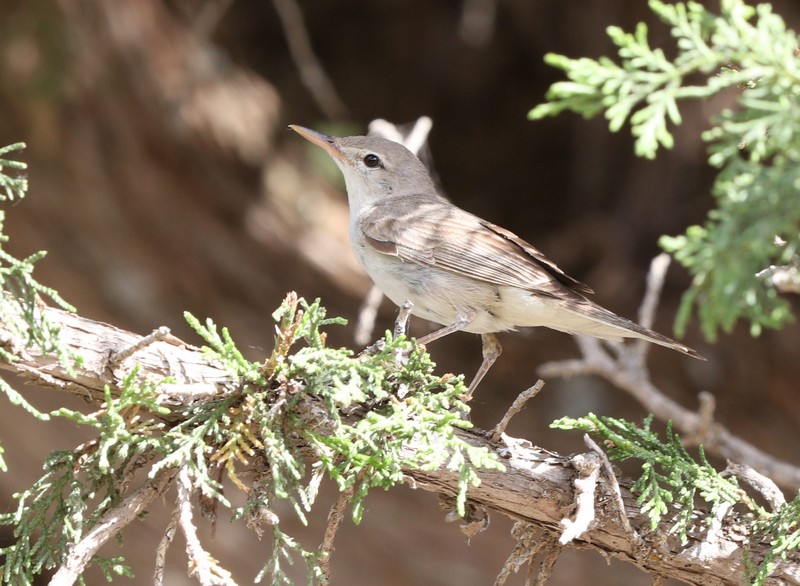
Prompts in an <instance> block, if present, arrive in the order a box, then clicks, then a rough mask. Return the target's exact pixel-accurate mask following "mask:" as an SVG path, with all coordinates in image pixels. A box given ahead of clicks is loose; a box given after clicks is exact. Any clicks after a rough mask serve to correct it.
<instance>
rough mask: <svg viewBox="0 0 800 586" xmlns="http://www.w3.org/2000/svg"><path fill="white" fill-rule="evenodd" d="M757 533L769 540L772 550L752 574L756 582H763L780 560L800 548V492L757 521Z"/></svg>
mask: <svg viewBox="0 0 800 586" xmlns="http://www.w3.org/2000/svg"><path fill="white" fill-rule="evenodd" d="M755 529H756V534H757V535H758V536H759V537H761V536H764V538H765V539H768V540H769V544H770V551H769V553H768V554H767V556H766V557H765V558H764V560H763V561H762V562H761V566H760V567H759V568H758V569H757V570H756V572H755V574H754V575H753V576H752V580H753V583H754V584H763V583H764V582H765V581H766V579H767V578H768V577H769V575H770V574H771V573H772V571H773V570H774V569H775V565H776V563H777V561H778V560H785V559H786V556H787V554H789V553H790V552H792V551H797V550H800V493H798V494H797V495H796V496H795V498H794V500H792V501H790V502H788V503H785V504H784V505H783V506H782V507H781V508H780V509H778V510H777V511H775V512H774V513H772V514H770V515H767V516H765V517H764V518H762V519H760V520H759V521H758V522H757V523H756V527H755Z"/></svg>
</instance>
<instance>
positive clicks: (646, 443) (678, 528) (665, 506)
mask: <svg viewBox="0 0 800 586" xmlns="http://www.w3.org/2000/svg"><path fill="white" fill-rule="evenodd" d="M652 419H653V418H652V416H649V417H647V418H646V419H645V420H644V422H643V425H642V426H641V427H639V426H637V425H635V424H633V423H630V422H628V421H625V420H623V419H614V418H612V417H598V416H597V415H594V414H593V413H589V414H588V415H586V416H585V417H581V418H578V419H573V418H571V417H564V418H562V419H558V420H557V421H554V422H553V423H552V424H551V427H555V428H558V429H579V430H582V431H585V432H589V433H592V434H595V435H598V436H600V437H601V438H602V439H603V440H604V441H605V445H606V447H607V448H608V456H609V457H610V458H612V459H615V460H629V459H632V458H634V459H637V460H642V462H643V464H642V476H640V477H639V479H638V480H637V481H636V482H635V483H634V485H633V487H632V488H631V490H632V491H633V492H634V493H636V494H637V495H638V496H637V498H636V503H637V504H638V505H639V506H641V507H642V513H644V514H646V515H647V516H648V517H649V519H650V528H651V529H653V530H655V529H656V528H657V527H658V525H659V523H661V521H662V519H663V518H664V516H665V515H668V514H670V513H671V512H672V513H674V515H675V516H674V522H673V524H672V527H671V528H670V533H675V534H678V535H679V536H680V537H681V541H682V542H684V543H686V532H687V531H688V529H689V528H690V527H691V522H692V518H693V514H694V509H695V499H696V498H698V497H699V498H702V499H703V500H704V501H705V502H706V503H708V504H710V505H711V513H710V517H709V518H711V517H712V516H713V515H714V514H715V513H716V511H717V509H718V508H719V507H720V506H721V505H723V504H728V505H733V504H738V503H743V504H745V505H747V506H748V508H754V507H755V505H754V504H753V503H752V501H751V500H750V499H749V498H748V497H747V495H746V494H745V492H744V491H743V490H742V489H741V488H739V486H738V484H737V483H736V480H735V479H732V478H723V477H722V476H720V474H719V473H718V472H717V471H716V470H714V468H713V467H712V466H711V465H710V464H709V463H708V461H707V460H706V458H705V455H704V454H703V450H702V447H701V448H700V462H696V461H695V460H694V458H692V456H691V455H690V454H689V453H688V452H687V451H686V448H684V447H683V445H682V444H681V441H680V438H679V437H678V435H677V434H675V433H673V432H672V425H671V424H669V423H668V424H667V431H666V435H667V441H666V442H662V441H661V439H660V438H659V437H658V434H657V433H656V432H654V431H652V430H651V429H650V425H651V423H652Z"/></svg>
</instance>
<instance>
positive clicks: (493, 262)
mask: <svg viewBox="0 0 800 586" xmlns="http://www.w3.org/2000/svg"><path fill="white" fill-rule="evenodd" d="M388 209H391V213H387V210H388ZM359 220H360V221H359V227H360V229H361V231H362V233H363V234H364V237H365V239H366V241H367V242H368V243H369V245H370V246H372V247H373V248H374V249H375V250H376V251H378V252H381V253H383V254H388V255H393V256H397V257H398V258H400V259H401V260H403V261H405V262H414V263H419V264H424V265H435V266H437V267H440V268H442V269H444V270H447V271H451V272H453V273H456V274H460V275H464V276H467V277H471V278H473V279H478V280H482V281H486V282H488V283H494V284H498V285H510V286H513V287H519V288H521V289H527V290H530V291H537V292H539V293H544V294H549V295H554V296H561V295H564V294H565V293H567V291H565V289H564V288H565V287H566V288H567V289H568V290H572V291H575V292H579V293H591V292H592V290H591V289H590V288H589V287H587V286H586V285H584V284H582V283H580V282H579V281H576V280H575V279H573V278H572V277H570V276H569V275H567V274H566V273H564V271H562V270H561V269H560V268H558V267H557V266H556V265H555V264H554V263H553V262H551V261H550V260H548V259H547V257H545V256H544V255H543V254H542V253H541V252H539V250H537V249H536V248H535V247H533V246H532V245H531V244H528V243H527V242H525V241H524V240H522V239H521V238H519V237H518V236H517V235H516V234H514V233H513V232H510V231H508V230H506V229H504V228H501V227H500V226H495V225H494V224H492V223H490V222H486V221H485V220H482V219H480V218H479V217H477V216H475V215H473V214H470V213H469V212H465V211H464V210H462V209H460V208H457V207H455V206H452V205H449V204H447V203H446V202H445V201H444V200H442V199H439V198H436V197H431V198H426V197H421V196H419V197H418V196H411V197H395V198H391V200H388V201H384V202H380V203H378V204H375V205H373V206H370V207H369V208H367V209H365V210H364V212H363V213H362V214H361V215H360V218H359Z"/></svg>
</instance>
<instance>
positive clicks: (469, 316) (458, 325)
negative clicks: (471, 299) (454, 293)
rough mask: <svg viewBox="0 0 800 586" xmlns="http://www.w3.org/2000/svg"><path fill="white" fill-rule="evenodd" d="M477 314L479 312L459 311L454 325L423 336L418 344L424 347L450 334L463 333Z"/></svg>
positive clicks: (471, 310)
mask: <svg viewBox="0 0 800 586" xmlns="http://www.w3.org/2000/svg"><path fill="white" fill-rule="evenodd" d="M476 314H477V312H476V311H475V310H474V309H466V310H463V311H459V312H458V315H457V316H456V321H455V322H454V323H452V324H450V325H449V326H445V327H443V328H440V329H438V330H436V331H434V332H431V333H430V334H428V335H427V336H422V337H421V338H418V339H417V343H418V344H421V345H423V346H424V345H426V344H430V343H431V342H433V341H434V340H438V339H439V338H444V337H445V336H446V335H448V334H452V333H453V332H458V331H461V330H463V329H464V328H466V327H467V326H468V325H469V324H471V323H472V320H474V319H475V315H476Z"/></svg>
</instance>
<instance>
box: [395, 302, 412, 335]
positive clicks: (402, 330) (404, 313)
mask: <svg viewBox="0 0 800 586" xmlns="http://www.w3.org/2000/svg"><path fill="white" fill-rule="evenodd" d="M413 307H414V304H413V303H411V301H409V300H408V299H406V300H405V302H403V305H401V306H400V311H399V312H398V313H397V319H396V320H394V337H395V338H399V337H400V336H404V335H405V334H407V333H408V318H410V317H411V309H412V308H413Z"/></svg>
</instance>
